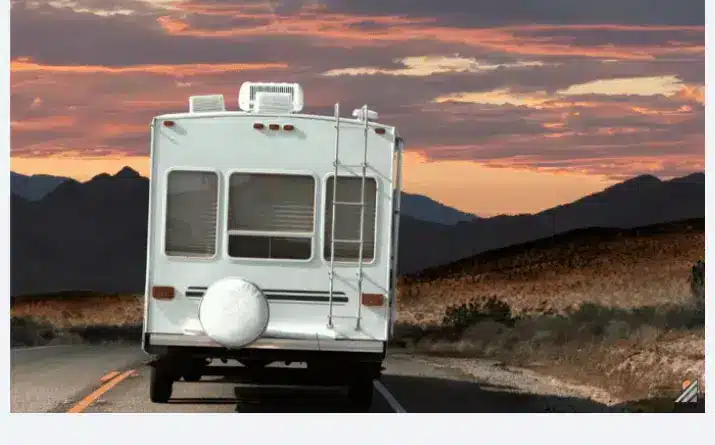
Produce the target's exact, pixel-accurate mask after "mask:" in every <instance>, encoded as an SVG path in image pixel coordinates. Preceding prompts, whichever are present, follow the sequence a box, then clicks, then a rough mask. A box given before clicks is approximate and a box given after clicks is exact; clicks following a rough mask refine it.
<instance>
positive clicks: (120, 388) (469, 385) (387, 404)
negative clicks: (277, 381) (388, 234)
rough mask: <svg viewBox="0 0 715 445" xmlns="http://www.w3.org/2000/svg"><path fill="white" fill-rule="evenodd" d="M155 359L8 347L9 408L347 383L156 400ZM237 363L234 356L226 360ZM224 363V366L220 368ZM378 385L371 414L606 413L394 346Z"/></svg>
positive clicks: (291, 406)
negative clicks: (151, 389)
mask: <svg viewBox="0 0 715 445" xmlns="http://www.w3.org/2000/svg"><path fill="white" fill-rule="evenodd" d="M147 361H148V356H147V355H145V354H144V352H143V351H142V350H141V348H140V347H139V346H138V345H98V346H88V345H70V346H50V347H41V348H27V349H13V350H12V351H11V410H12V412H71V413H76V412H87V413H99V412H124V413H126V412H130V413H141V412H227V413H228V412H341V411H344V410H345V409H346V405H345V404H344V400H345V398H344V393H343V392H342V389H341V388H325V389H316V388H307V389H306V388H297V387H287V388H272V387H268V388H266V387H263V388H260V390H259V391H258V392H256V390H255V389H252V388H247V387H243V386H237V384H236V383H232V382H230V381H225V380H224V379H222V378H221V377H204V378H203V379H202V381H200V382H197V383H186V382H183V381H179V382H176V383H175V384H174V392H173V395H172V399H171V400H170V401H169V403H167V404H155V403H151V402H150V401H149V394H148V388H149V370H150V368H149V367H148V366H147V365H146V363H147ZM229 363H230V362H229ZM217 366H220V364H219V365H217ZM385 366H386V370H385V371H384V372H383V377H382V379H381V380H380V381H379V382H375V384H374V391H375V393H374V399H373V405H372V407H371V409H370V412H382V413H395V412H437V413H439V412H602V411H608V410H609V408H608V407H607V406H606V405H604V404H601V403H597V402H595V401H593V400H591V399H590V398H589V397H588V395H587V394H585V393H584V391H583V390H579V389H575V387H567V386H564V385H563V384H561V383H558V382H556V381H554V380H553V379H550V378H548V377H544V376H539V375H536V374H533V373H530V372H528V371H525V370H518V369H510V368H507V367H504V366H501V365H500V364H498V363H495V362H488V361H481V360H461V361H455V360H454V359H436V358H423V357H416V356H411V355H409V354H407V353H404V352H400V351H395V352H391V353H389V354H388V358H387V360H386V362H385Z"/></svg>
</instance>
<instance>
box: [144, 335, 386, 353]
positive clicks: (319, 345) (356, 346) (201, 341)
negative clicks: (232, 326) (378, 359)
mask: <svg viewBox="0 0 715 445" xmlns="http://www.w3.org/2000/svg"><path fill="white" fill-rule="evenodd" d="M142 347H143V349H144V351H146V352H147V353H149V354H156V353H159V351H160V350H163V349H166V348H171V349H176V348H182V349H183V348H186V349H190V348H197V349H206V348H208V349H212V350H215V349H221V350H223V349H225V348H223V347H222V346H221V345H220V344H219V343H216V342H215V341H213V340H212V339H211V338H209V337H207V336H205V335H185V334H160V333H146V334H145V335H144V343H143V346H142ZM385 347H386V344H385V342H383V341H379V340H334V339H323V338H318V337H316V338H315V339H285V338H261V339H259V340H257V341H256V342H255V343H252V344H251V345H249V346H247V347H245V348H243V349H242V350H243V351H245V350H274V351H276V352H278V351H280V350H287V351H316V352H317V351H326V352H348V353H349V352H356V353H373V354H374V353H377V354H384V352H385ZM227 351H228V350H227Z"/></svg>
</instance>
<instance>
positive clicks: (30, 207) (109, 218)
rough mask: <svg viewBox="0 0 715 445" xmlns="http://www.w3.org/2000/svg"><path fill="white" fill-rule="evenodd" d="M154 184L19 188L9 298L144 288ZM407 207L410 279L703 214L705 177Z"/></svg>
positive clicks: (102, 181) (404, 253)
mask: <svg viewBox="0 0 715 445" xmlns="http://www.w3.org/2000/svg"><path fill="white" fill-rule="evenodd" d="M148 190H149V181H148V179H147V178H143V177H141V176H140V175H139V174H138V173H137V172H135V171H134V170H132V169H130V168H124V169H122V170H121V171H119V172H118V173H116V174H115V175H109V174H100V175H97V176H95V177H94V178H92V179H91V180H90V181H87V182H83V183H82V182H77V181H74V180H71V179H67V180H65V181H63V182H61V183H60V184H59V185H58V186H56V188H55V189H54V190H51V191H50V192H49V193H47V194H46V195H45V196H44V197H43V198H42V199H40V200H36V201H32V200H30V199H28V198H26V197H23V196H19V195H18V194H17V193H14V191H13V194H12V199H11V213H10V215H11V241H12V242H11V294H12V295H21V294H35V293H46V292H56V291H61V290H87V291H99V292H141V290H142V289H143V286H144V269H145V262H146V257H145V254H146V250H145V243H146V219H147V201H148ZM403 205H404V208H405V212H404V214H403V216H402V218H401V222H400V242H399V244H400V246H399V248H400V250H399V266H398V269H399V273H400V274H403V275H404V274H414V273H417V272H419V271H421V270H424V269H427V268H430V267H434V266H439V265H443V264H448V263H452V262H454V261H457V260H460V259H462V258H466V257H470V256H472V255H475V254H478V253H481V252H485V251H489V250H493V249H499V248H504V247H508V246H512V245H517V244H521V243H526V242H530V241H534V240H538V239H543V238H549V237H552V236H554V235H555V234H558V233H563V232H567V231H571V230H574V229H583V228H589V227H604V228H623V229H627V228H633V227H640V226H647V225H652V224H657V223H662V222H670V221H678V220H683V219H692V218H704V216H705V176H704V174H702V173H698V174H693V175H689V176H685V177H682V178H676V179H672V180H669V181H661V180H660V179H658V178H656V177H653V176H639V177H636V178H633V179H630V180H627V181H624V182H622V183H619V184H616V185H614V186H612V187H609V188H607V189H605V190H603V191H601V192H599V193H594V194H592V195H589V196H585V197H583V198H581V199H579V200H576V201H574V202H572V203H569V204H565V205H561V206H558V207H555V208H553V209H549V210H546V211H543V212H540V213H537V214H533V215H532V214H526V215H514V216H511V215H502V216H496V217H492V218H478V217H476V216H474V217H472V216H470V215H466V214H463V213H462V212H459V211H458V210H455V209H451V208H449V207H447V206H444V205H442V204H439V203H437V202H435V201H432V200H430V199H429V198H423V197H420V196H419V195H409V194H405V200H404V201H403ZM430 209H435V210H430ZM431 212H433V213H431ZM420 217H421V218H420ZM462 217H464V219H463V220H462V219H460V218H462ZM455 221H457V223H456V224H455V223H454V222H455ZM440 222H441V223H440Z"/></svg>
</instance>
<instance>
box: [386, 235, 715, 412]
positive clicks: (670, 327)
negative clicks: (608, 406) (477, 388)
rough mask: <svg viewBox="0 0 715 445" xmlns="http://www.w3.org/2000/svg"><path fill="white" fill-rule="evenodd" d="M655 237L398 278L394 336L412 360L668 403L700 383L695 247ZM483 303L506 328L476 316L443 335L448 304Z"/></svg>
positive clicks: (541, 249) (683, 239)
mask: <svg viewBox="0 0 715 445" xmlns="http://www.w3.org/2000/svg"><path fill="white" fill-rule="evenodd" d="M666 232H667V231H666ZM666 232H661V233H650V234H643V233H641V234H638V235H634V234H631V235H628V234H626V235H621V236H613V237H607V238H605V239H598V238H595V237H592V238H590V239H589V238H587V237H585V238H582V239H579V238H574V239H571V240H569V241H568V242H565V243H564V242H561V243H556V242H554V243H551V244H549V243H546V244H544V243H542V244H541V245H538V246H532V247H526V248H521V249H519V248H517V249H511V250H509V251H508V252H505V253H502V254H493V253H492V254H487V255H481V256H478V257H475V258H474V259H470V260H465V261H461V262H460V263H458V264H455V265H452V266H449V267H443V268H440V270H436V271H431V272H428V273H425V274H423V275H422V276H418V277H405V278H402V279H401V280H400V294H399V297H398V298H399V306H398V307H399V320H400V323H401V325H402V326H401V328H402V329H401V330H400V332H401V333H400V335H401V336H402V337H403V338H406V339H407V342H408V345H410V346H411V347H412V348H413V349H415V350H417V351H423V352H428V353H433V354H448V355H457V356H477V357H491V358H498V359H501V360H503V361H505V362H507V363H510V364H514V365H520V366H529V367H535V368H539V369H542V370H544V371H545V372H548V373H550V374H552V375H556V376H559V377H562V378H566V379H570V380H573V381H577V382H579V383H586V384H591V385H594V384H595V385H599V386H600V387H602V388H606V389H608V390H610V391H612V392H613V393H614V394H615V395H616V396H617V397H622V398H626V399H638V398H645V397H653V396H655V395H658V394H668V395H672V394H673V392H674V391H675V392H677V391H678V390H679V389H680V382H681V381H682V380H683V379H684V378H691V379H692V378H698V379H699V380H700V381H701V382H703V377H704V363H705V360H704V359H705V355H704V347H705V332H704V325H703V319H702V314H701V313H698V311H697V309H695V308H694V306H693V304H692V303H693V297H692V294H691V289H690V282H689V277H690V271H691V267H692V266H693V264H694V263H695V261H697V260H699V259H701V258H703V256H704V252H705V244H704V242H705V237H704V230H702V229H700V228H695V229H693V228H692V227H688V226H684V227H683V228H682V230H680V229H679V230H678V231H672V230H671V231H670V232H669V233H666ZM490 299H491V300H492V302H493V304H492V306H494V305H495V304H496V305H499V304H502V305H503V307H505V308H506V310H507V311H508V312H509V317H510V320H509V321H508V322H504V320H503V319H504V314H503V307H502V308H501V309H499V310H495V309H493V308H492V309H489V310H487V309H485V308H483V307H482V308H481V309H473V312H475V313H477V316H476V317H474V318H473V320H472V321H471V322H468V323H467V324H468V325H469V326H467V327H466V328H465V329H461V330H458V332H455V330H454V329H452V330H449V329H445V321H447V320H445V313H446V312H447V309H448V307H449V306H451V305H463V304H465V303H468V302H474V307H479V306H483V305H484V304H485V303H487V302H488V301H490ZM494 302H496V303H494ZM490 311H491V312H490ZM467 312H468V311H467ZM463 315H464V311H463V313H462V316H463ZM453 319H454V317H453ZM463 328H464V327H463ZM703 383H704V382H703Z"/></svg>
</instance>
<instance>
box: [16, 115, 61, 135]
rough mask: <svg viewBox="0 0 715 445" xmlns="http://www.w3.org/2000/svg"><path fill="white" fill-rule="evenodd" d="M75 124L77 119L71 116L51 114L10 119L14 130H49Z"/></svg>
mask: <svg viewBox="0 0 715 445" xmlns="http://www.w3.org/2000/svg"><path fill="white" fill-rule="evenodd" d="M74 124H75V120H74V118H72V117H71V116H50V117H43V118H36V119H25V120H14V121H10V129H11V130H12V131H27V132H34V131H48V130H57V129H59V128H68V127H72V126H73V125H74Z"/></svg>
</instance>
